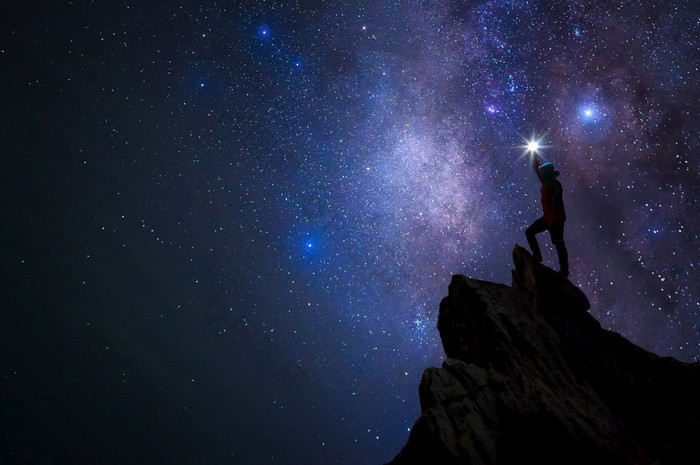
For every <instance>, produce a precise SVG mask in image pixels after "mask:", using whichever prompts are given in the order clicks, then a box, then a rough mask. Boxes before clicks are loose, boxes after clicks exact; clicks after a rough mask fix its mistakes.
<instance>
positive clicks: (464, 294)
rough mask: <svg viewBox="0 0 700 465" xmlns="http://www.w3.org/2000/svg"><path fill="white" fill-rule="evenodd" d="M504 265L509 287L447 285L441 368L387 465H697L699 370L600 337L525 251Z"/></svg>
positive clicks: (581, 299) (568, 292)
mask: <svg viewBox="0 0 700 465" xmlns="http://www.w3.org/2000/svg"><path fill="white" fill-rule="evenodd" d="M513 261H514V264H515V270H513V272H512V286H510V287H509V286H506V285H503V284H497V283H491V282H486V281H479V280H476V279H471V278H468V277H466V276H462V275H455V276H453V277H452V281H451V283H450V284H449V287H448V291H449V292H448V295H447V297H445V298H444V299H443V300H442V302H441V303H440V313H439V318H438V330H439V332H440V337H441V339H442V344H443V348H444V350H445V354H446V355H447V359H446V360H445V362H444V363H443V365H442V368H428V369H427V370H425V372H424V373H423V378H422V380H421V384H420V387H419V393H420V403H421V411H422V414H421V416H420V418H418V420H417V421H416V423H415V425H414V427H413V429H412V431H411V434H410V436H409V439H408V443H407V444H406V446H405V447H404V448H403V450H402V451H401V452H400V453H399V454H398V455H397V456H396V458H395V459H394V460H393V461H392V462H391V464H392V465H409V464H411V465H412V464H431V465H432V464H446V465H447V464H460V465H461V464H515V463H518V464H520V463H538V464H540V465H541V464H555V463H556V464H564V463H566V464H574V465H577V464H581V465H583V464H645V465H647V464H664V465H666V464H691V463H700V449H698V448H697V444H696V443H697V441H698V440H700V400H699V397H698V396H700V364H698V363H696V364H685V363H681V362H679V361H677V360H675V359H672V358H662V357H658V356H656V355H654V354H652V353H650V352H647V351H645V350H643V349H641V348H640V347H638V346H635V345H634V344H632V343H631V342H629V341H628V340H626V339H624V338H623V337H622V336H620V335H619V334H617V333H614V332H611V331H607V330H605V329H603V328H601V326H600V324H599V323H598V322H597V320H596V319H595V318H594V317H593V316H592V315H590V314H589V313H588V309H589V307H590V304H589V302H588V299H587V298H586V296H585V295H584V294H583V292H582V291H581V290H580V289H578V288H577V287H576V286H574V285H573V284H571V282H569V281H568V280H567V279H565V278H562V277H560V276H559V275H558V274H557V273H556V272H555V271H553V270H551V269H549V268H547V267H546V266H543V265H541V264H540V263H536V262H535V261H534V260H533V259H532V256H531V255H530V253H529V252H528V251H527V250H525V249H524V248H522V247H520V246H517V245H516V247H515V250H514V251H513ZM531 461H532V462H531Z"/></svg>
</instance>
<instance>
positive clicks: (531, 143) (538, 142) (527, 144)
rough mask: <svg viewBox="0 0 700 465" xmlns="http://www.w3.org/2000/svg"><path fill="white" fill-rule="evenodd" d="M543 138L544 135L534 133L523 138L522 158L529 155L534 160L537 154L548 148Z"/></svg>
mask: <svg viewBox="0 0 700 465" xmlns="http://www.w3.org/2000/svg"><path fill="white" fill-rule="evenodd" d="M542 139H544V136H543V135H537V136H536V135H534V134H533V135H532V136H530V138H529V139H525V138H523V145H521V146H520V148H521V149H523V153H522V155H520V157H521V158H523V157H526V156H527V157H528V158H530V159H531V160H532V158H534V157H535V156H536V155H538V154H539V153H540V152H541V151H542V149H544V148H546V147H547V146H546V145H543V144H542Z"/></svg>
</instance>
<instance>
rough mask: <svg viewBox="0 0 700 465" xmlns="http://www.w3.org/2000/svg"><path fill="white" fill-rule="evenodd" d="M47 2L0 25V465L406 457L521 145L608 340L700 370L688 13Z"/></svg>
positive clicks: (492, 238) (500, 249)
mask: <svg viewBox="0 0 700 465" xmlns="http://www.w3.org/2000/svg"><path fill="white" fill-rule="evenodd" d="M37 3H38V4H37ZM40 3H42V2H24V1H13V0H10V1H9V2H7V1H5V2H3V4H2V6H0V25H1V26H2V27H1V28H0V118H1V121H0V122H1V124H2V126H1V127H2V137H0V148H1V150H0V161H1V165H0V185H1V186H2V200H1V201H0V202H1V205H2V216H1V218H2V225H1V230H0V234H1V236H0V238H1V239H0V247H1V249H0V250H1V253H0V258H1V260H0V264H1V266H2V294H1V303H0V307H1V308H2V309H1V310H0V315H1V320H0V377H1V378H0V383H1V384H0V450H2V451H3V452H2V454H4V455H2V456H0V461H3V463H6V462H9V463H14V462H17V463H20V462H21V463H71V464H88V463H89V464H95V463H101V464H126V463H129V464H133V463H156V462H158V461H161V462H162V463H171V464H172V463H176V464H192V463H202V464H241V465H245V464H267V463H269V464H300V463H308V464H312V463H317V464H335V463H338V464H378V463H383V462H386V461H389V460H390V459H391V458H393V456H394V455H395V454H396V453H397V452H398V451H399V450H400V448H401V447H402V446H403V444H404V443H405V441H406V439H407V438H408V434H409V431H410V428H411V426H412V425H413V422H414V421H415V420H416V418H417V417H418V416H419V414H420V408H419V402H418V385H419V382H420V378H421V374H422V371H423V370H424V369H425V368H427V367H429V366H439V364H440V363H441V362H442V360H443V358H444V353H443V351H442V347H441V344H440V340H439V336H438V333H437V330H436V328H435V326H436V322H437V310H438V305H439V302H440V300H441V298H442V297H443V296H444V295H446V293H447V285H448V283H449V280H450V276H451V275H452V274H456V273H460V274H466V275H468V276H471V277H473V278H477V279H483V280H489V281H495V282H501V283H506V284H510V279H511V278H510V269H511V268H512V263H511V253H512V250H513V247H514V245H515V244H516V243H520V244H522V245H526V241H525V235H524V230H525V228H526V227H527V226H528V225H529V224H530V223H531V222H532V221H534V220H535V219H536V218H537V217H539V216H540V214H541V207H540V199H539V182H538V180H537V178H536V176H535V173H534V172H533V170H532V168H531V167H530V165H529V162H528V159H527V157H524V156H522V155H523V150H522V147H521V146H522V145H523V144H524V143H525V141H527V140H529V139H530V138H533V137H534V138H538V139H540V140H541V144H543V145H545V146H546V147H544V148H543V149H542V151H541V157H542V159H544V160H548V161H552V162H553V163H554V164H555V166H556V169H557V170H559V171H560V172H561V175H560V176H559V178H558V179H559V180H560V181H561V183H562V185H563V187H564V202H565V205H566V209H567V216H568V220H567V223H566V229H565V235H566V236H565V237H566V242H567V246H568V249H569V254H570V259H571V275H570V277H569V279H570V280H571V281H572V282H573V283H574V284H576V285H578V286H579V287H580V288H581V289H582V290H583V291H584V292H585V293H586V295H587V296H588V298H589V299H590V301H591V304H592V308H591V313H592V314H593V315H594V316H595V317H596V318H597V319H598V320H599V321H600V323H601V324H602V326H603V327H605V328H608V329H611V330H613V331H616V332H619V333H621V334H622V335H624V336H625V337H626V338H628V339H630V340H631V341H633V342H634V343H636V344H638V345H640V346H642V347H643V348H645V349H647V350H649V351H652V352H655V353H657V354H659V355H663V356H672V357H675V358H677V359H679V360H682V361H686V362H692V361H698V360H700V331H699V329H698V325H699V324H700V253H699V252H698V251H699V250H700V237H699V235H700V223H699V222H698V215H699V214H700V209H699V208H698V206H699V203H698V202H699V200H700V190H699V188H698V186H699V185H700V155H699V154H698V150H699V149H700V132H699V129H700V124H699V118H698V116H699V115H698V108H700V106H699V103H700V102H698V97H699V95H700V94H699V92H698V91H699V89H700V85H699V80H698V74H699V72H698V68H699V67H700V52H699V44H698V37H699V29H700V23H699V22H698V21H699V19H700V4H699V3H698V2H693V1H691V0H688V1H665V2H651V1H648V2H640V1H607V0H605V1H595V2H583V1H575V0H571V1H551V2H550V1H546V2H545V1H541V2H537V1H515V0H513V1H503V0H500V1H444V0H440V1H437V0H425V1H421V2H410V1H395V0H386V1H384V0H382V1H379V0H374V1H368V2H363V1H334V0H328V1H321V0H315V1H291V2H290V1H286V0H277V1H263V0H260V1H250V2H246V1H243V2H242V1H226V0H221V1H202V2H194V1H191V2H185V1H159V2H147V1H134V2H126V1H113V2H106V1H99V0H93V1H53V2H43V3H45V5H43V6H42V5H40ZM539 240H540V244H541V246H542V249H543V255H544V261H545V264H547V265H549V266H552V267H553V268H555V269H557V268H558V265H557V260H556V252H555V250H554V248H553V246H552V245H551V243H550V240H549V237H548V235H547V234H546V233H545V234H542V235H540V236H539Z"/></svg>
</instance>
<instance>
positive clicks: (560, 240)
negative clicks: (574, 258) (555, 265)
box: [549, 223, 569, 277]
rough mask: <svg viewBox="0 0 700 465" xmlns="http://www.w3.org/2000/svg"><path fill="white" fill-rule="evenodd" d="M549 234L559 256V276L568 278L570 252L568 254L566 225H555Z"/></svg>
mask: <svg viewBox="0 0 700 465" xmlns="http://www.w3.org/2000/svg"><path fill="white" fill-rule="evenodd" d="M549 234H550V235H551V236H552V243H553V244H554V247H555V248H556V249H557V255H558V256H559V274H561V275H562V276H564V277H567V276H569V252H567V250H566V243H565V242H564V224H563V223H562V224H560V225H553V226H552V227H551V228H550V229H549Z"/></svg>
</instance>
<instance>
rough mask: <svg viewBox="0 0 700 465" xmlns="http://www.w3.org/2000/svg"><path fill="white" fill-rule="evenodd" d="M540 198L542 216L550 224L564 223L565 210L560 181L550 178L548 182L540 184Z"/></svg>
mask: <svg viewBox="0 0 700 465" xmlns="http://www.w3.org/2000/svg"><path fill="white" fill-rule="evenodd" d="M540 198H541V200H542V217H543V218H544V219H545V220H546V221H547V222H548V223H549V224H550V225H551V224H564V221H566V212H565V211H564V200H563V199H562V187H561V183H560V182H559V181H557V180H556V179H552V180H551V181H549V182H548V183H544V184H542V187H540Z"/></svg>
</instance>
